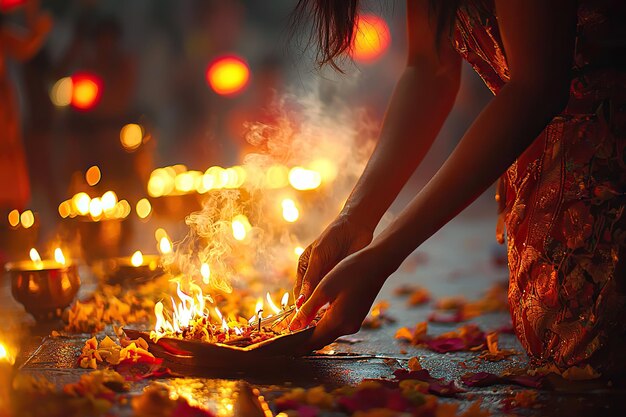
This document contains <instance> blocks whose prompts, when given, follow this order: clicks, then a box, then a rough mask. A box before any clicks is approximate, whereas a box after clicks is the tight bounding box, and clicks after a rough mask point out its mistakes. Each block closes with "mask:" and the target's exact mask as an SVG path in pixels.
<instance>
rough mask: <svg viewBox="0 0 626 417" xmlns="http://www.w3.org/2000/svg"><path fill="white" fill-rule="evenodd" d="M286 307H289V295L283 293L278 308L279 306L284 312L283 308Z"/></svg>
mask: <svg viewBox="0 0 626 417" xmlns="http://www.w3.org/2000/svg"><path fill="white" fill-rule="evenodd" d="M287 305H289V293H288V292H285V293H284V294H283V298H281V300H280V306H281V307H282V308H283V310H284V309H285V308H287Z"/></svg>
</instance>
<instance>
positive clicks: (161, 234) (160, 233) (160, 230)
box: [154, 227, 169, 241]
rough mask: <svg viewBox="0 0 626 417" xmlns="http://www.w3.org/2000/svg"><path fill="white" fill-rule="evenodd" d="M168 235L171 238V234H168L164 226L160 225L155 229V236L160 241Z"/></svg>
mask: <svg viewBox="0 0 626 417" xmlns="http://www.w3.org/2000/svg"><path fill="white" fill-rule="evenodd" d="M164 237H167V238H169V235H168V234H167V232H166V231H165V229H163V228H162V227H159V228H158V229H156V230H155V231H154V238H155V239H156V240H157V241H159V240H161V239H162V238H164Z"/></svg>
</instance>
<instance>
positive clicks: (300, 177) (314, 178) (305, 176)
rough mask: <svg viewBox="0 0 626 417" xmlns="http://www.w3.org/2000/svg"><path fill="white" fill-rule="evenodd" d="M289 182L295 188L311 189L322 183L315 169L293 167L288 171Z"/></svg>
mask: <svg viewBox="0 0 626 417" xmlns="http://www.w3.org/2000/svg"><path fill="white" fill-rule="evenodd" d="M289 183H290V184H291V186H292V187H293V188H295V189H296V190H313V189H315V188H317V187H319V186H320V184H321V183H322V176H321V175H320V173H319V172H317V171H313V170H310V169H305V168H302V167H294V168H291V171H289Z"/></svg>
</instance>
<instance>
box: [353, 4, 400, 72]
mask: <svg viewBox="0 0 626 417" xmlns="http://www.w3.org/2000/svg"><path fill="white" fill-rule="evenodd" d="M390 42H391V34H390V32H389V27H388V26H387V22H385V20H384V19H383V18H381V17H379V16H376V15H373V14H364V15H361V16H359V18H358V21H357V27H356V33H355V35H354V41H353V44H352V50H351V52H352V57H353V58H354V60H356V61H359V62H363V63H369V62H373V61H375V60H377V59H378V58H380V57H381V56H382V55H383V54H384V53H385V51H386V50H387V48H389V44H390Z"/></svg>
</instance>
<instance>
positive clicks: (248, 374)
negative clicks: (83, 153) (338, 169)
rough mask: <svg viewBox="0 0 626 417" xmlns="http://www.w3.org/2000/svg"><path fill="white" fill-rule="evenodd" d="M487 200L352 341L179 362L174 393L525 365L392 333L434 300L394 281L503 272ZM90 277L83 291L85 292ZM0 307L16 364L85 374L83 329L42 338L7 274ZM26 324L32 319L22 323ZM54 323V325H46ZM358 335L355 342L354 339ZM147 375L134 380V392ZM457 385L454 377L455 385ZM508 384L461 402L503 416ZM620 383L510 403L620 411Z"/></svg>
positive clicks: (454, 374)
mask: <svg viewBox="0 0 626 417" xmlns="http://www.w3.org/2000/svg"><path fill="white" fill-rule="evenodd" d="M486 207H488V206H487V205H486V204H485V202H484V201H482V202H480V201H479V202H478V203H477V204H476V205H474V206H473V207H471V208H470V209H469V210H468V211H466V212H465V213H464V214H463V215H462V216H460V217H459V218H457V219H455V220H454V221H453V222H451V223H450V224H449V225H448V226H446V227H445V228H444V229H442V230H441V231H440V232H439V233H438V234H436V235H435V236H434V237H433V238H431V239H430V240H429V241H428V242H427V243H426V244H424V245H423V247H422V248H420V249H419V250H418V251H417V252H416V253H414V254H413V255H412V256H411V257H410V258H409V259H408V260H407V261H406V262H405V264H404V265H403V266H402V268H401V269H400V270H399V271H398V272H397V273H395V274H394V276H393V277H392V278H391V279H390V280H389V281H388V282H387V284H386V285H385V286H384V288H383V290H382V292H381V294H380V297H379V299H381V300H383V299H384V300H387V301H389V302H390V304H391V308H390V310H389V315H390V316H393V317H394V318H395V319H396V322H395V323H391V324H388V325H386V326H383V327H382V328H380V329H377V330H365V329H364V330H361V331H360V332H359V333H358V334H356V335H355V336H354V337H352V342H353V343H336V344H334V345H332V347H331V350H332V351H334V354H333V355H314V356H310V357H306V358H301V359H294V360H293V361H289V362H285V361H283V362H281V363H280V366H273V365H272V364H262V365H267V366H261V367H260V368H259V369H256V370H252V369H250V370H245V371H236V372H235V371H233V372H224V371H220V372H219V373H216V372H212V371H211V370H202V371H199V370H195V371H190V370H184V371H185V372H186V373H187V374H188V375H189V376H188V377H185V378H172V379H169V380H168V381H167V383H168V384H170V385H171V386H173V387H174V388H175V389H177V390H178V391H179V392H185V393H187V394H189V395H191V396H192V397H193V398H194V399H195V400H196V401H198V402H199V403H201V404H204V405H206V406H207V407H208V408H210V409H212V410H213V411H215V412H216V413H217V414H218V415H219V416H231V415H235V414H234V411H233V401H235V397H236V392H237V381H239V380H245V381H247V382H249V383H250V384H252V385H253V386H255V387H257V388H258V389H259V390H260V391H261V393H263V394H265V395H266V396H267V397H268V398H271V396H272V394H273V393H276V392H280V391H281V390H284V389H286V388H289V387H294V386H303V387H311V386H315V385H319V384H324V385H326V386H328V387H334V386H339V385H343V384H347V383H356V382H358V381H360V380H362V379H363V378H378V377H389V376H391V374H392V372H393V371H394V370H395V369H397V368H399V367H400V366H405V365H406V362H407V360H408V359H409V358H411V357H412V356H418V357H420V359H421V363H422V366H423V367H424V368H426V369H428V370H429V371H430V372H431V374H432V375H433V376H436V377H443V378H445V379H447V380H458V379H459V377H460V376H461V375H462V374H464V373H465V372H467V369H465V368H464V367H462V366H461V365H460V363H461V362H463V363H465V364H471V365H472V366H474V365H475V366H476V367H477V368H476V369H474V371H478V370H480V371H491V372H495V373H498V372H500V371H502V370H503V369H504V368H506V367H509V366H512V365H524V364H525V363H526V357H525V356H524V355H523V354H522V355H519V356H514V357H513V358H512V359H510V360H505V361H502V362H497V363H485V362H482V361H481V362H478V361H477V360H476V357H477V354H476V353H469V352H462V353H454V354H437V353H433V352H430V351H427V350H425V349H421V348H416V347H412V346H406V345H403V344H401V343H399V342H398V341H396V340H395V339H394V337H393V336H394V334H395V332H396V330H397V329H398V328H399V327H401V326H413V325H414V324H415V323H417V322H419V321H424V320H426V319H427V316H428V314H429V313H430V312H431V310H432V306H431V305H424V306H420V307H416V308H408V307H407V306H406V301H405V299H401V298H398V297H396V296H394V295H393V289H394V288H395V287H397V286H398V285H400V284H402V283H409V282H411V283H418V284H421V285H423V286H425V287H427V288H428V289H429V290H430V292H431V294H432V296H433V298H434V299H436V298H438V297H442V296H450V295H458V294H463V295H465V296H466V297H467V298H469V299H472V298H478V297H479V296H480V295H481V294H482V293H483V292H484V291H485V290H486V289H487V288H488V287H489V286H490V285H491V284H493V283H494V282H498V281H503V280H506V278H507V271H506V268H503V267H502V266H498V265H497V264H496V263H495V262H494V261H493V260H494V257H495V256H501V254H502V250H503V249H502V248H500V247H498V246H497V245H496V244H495V243H494V240H493V235H494V218H493V215H492V214H491V213H492V212H491V210H492V209H491V208H489V209H486ZM90 288H92V287H90V286H89V285H87V286H84V288H83V289H82V290H83V291H89V290H90ZM0 301H1V303H0V304H1V305H0V314H2V316H3V317H6V318H9V317H10V318H11V320H12V322H13V323H14V324H15V323H17V325H18V327H20V328H30V334H31V336H29V337H26V338H24V339H23V340H24V341H25V342H24V343H23V350H22V357H23V364H22V371H23V372H28V373H33V374H42V375H45V376H47V377H48V378H50V379H51V380H52V381H54V382H55V383H57V384H59V385H61V384H64V383H66V382H70V381H74V380H76V379H77V378H78V376H79V375H80V374H81V373H83V372H85V371H84V370H81V369H77V368H75V364H76V357H77V354H78V352H79V351H80V348H81V347H82V344H83V342H84V340H85V339H86V338H87V337H88V336H87V335H78V336H75V337H69V338H48V337H43V339H42V337H41V336H45V335H46V334H48V332H49V330H50V328H41V327H39V328H38V327H32V326H33V322H32V319H30V318H29V317H28V316H26V315H25V313H24V312H23V310H21V307H19V306H17V305H16V304H15V302H14V301H13V300H11V298H10V290H9V286H8V283H7V282H6V279H5V281H4V283H3V285H2V295H1V296H0ZM509 320H510V319H509V317H508V315H507V314H506V313H497V314H489V315H485V316H481V317H478V318H476V319H474V320H473V322H475V323H477V324H478V325H479V326H480V327H481V328H483V329H485V330H489V329H496V328H498V327H500V326H502V325H506V324H507V323H508V322H509ZM29 326H30V327H29ZM51 327H54V326H51ZM455 327H456V325H454V324H450V325H443V324H440V325H435V324H433V325H431V326H430V327H429V333H433V334H438V333H440V332H444V331H448V330H450V329H453V328H455ZM355 341H356V343H354V342H355ZM500 344H501V346H503V347H505V348H513V349H515V350H517V351H521V350H522V349H521V346H520V345H519V343H518V342H517V340H516V339H515V338H514V337H513V336H511V335H502V336H501V339H500ZM144 385H145V383H137V384H135V386H133V392H139V391H140V390H141V389H142V388H143V386H144ZM459 385H460V383H459ZM515 389H516V388H515V387H510V386H494V387H487V388H480V389H468V392H467V393H466V394H462V395H461V396H460V397H459V399H458V401H461V402H463V403H464V405H463V406H466V405H467V404H469V402H470V400H473V399H476V398H482V400H483V405H484V406H485V407H487V408H488V409H489V410H490V411H491V412H492V413H493V415H504V413H503V412H502V411H501V410H502V408H501V401H502V400H503V399H504V398H506V397H507V396H510V395H511V393H512V392H513V391H514V390H515ZM624 399H626V390H623V389H617V388H598V387H595V388H593V389H592V388H590V387H589V386H586V385H582V386H578V385H572V386H568V387H564V388H561V389H559V390H556V391H543V392H541V393H540V396H539V401H538V404H537V408H533V409H517V410H516V415H538V416H589V415H602V416H611V415H616V416H617V415H626V405H624V401H625V400H624ZM115 411H116V412H117V413H118V414H119V415H130V410H129V409H125V408H121V409H116V410H115Z"/></svg>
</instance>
